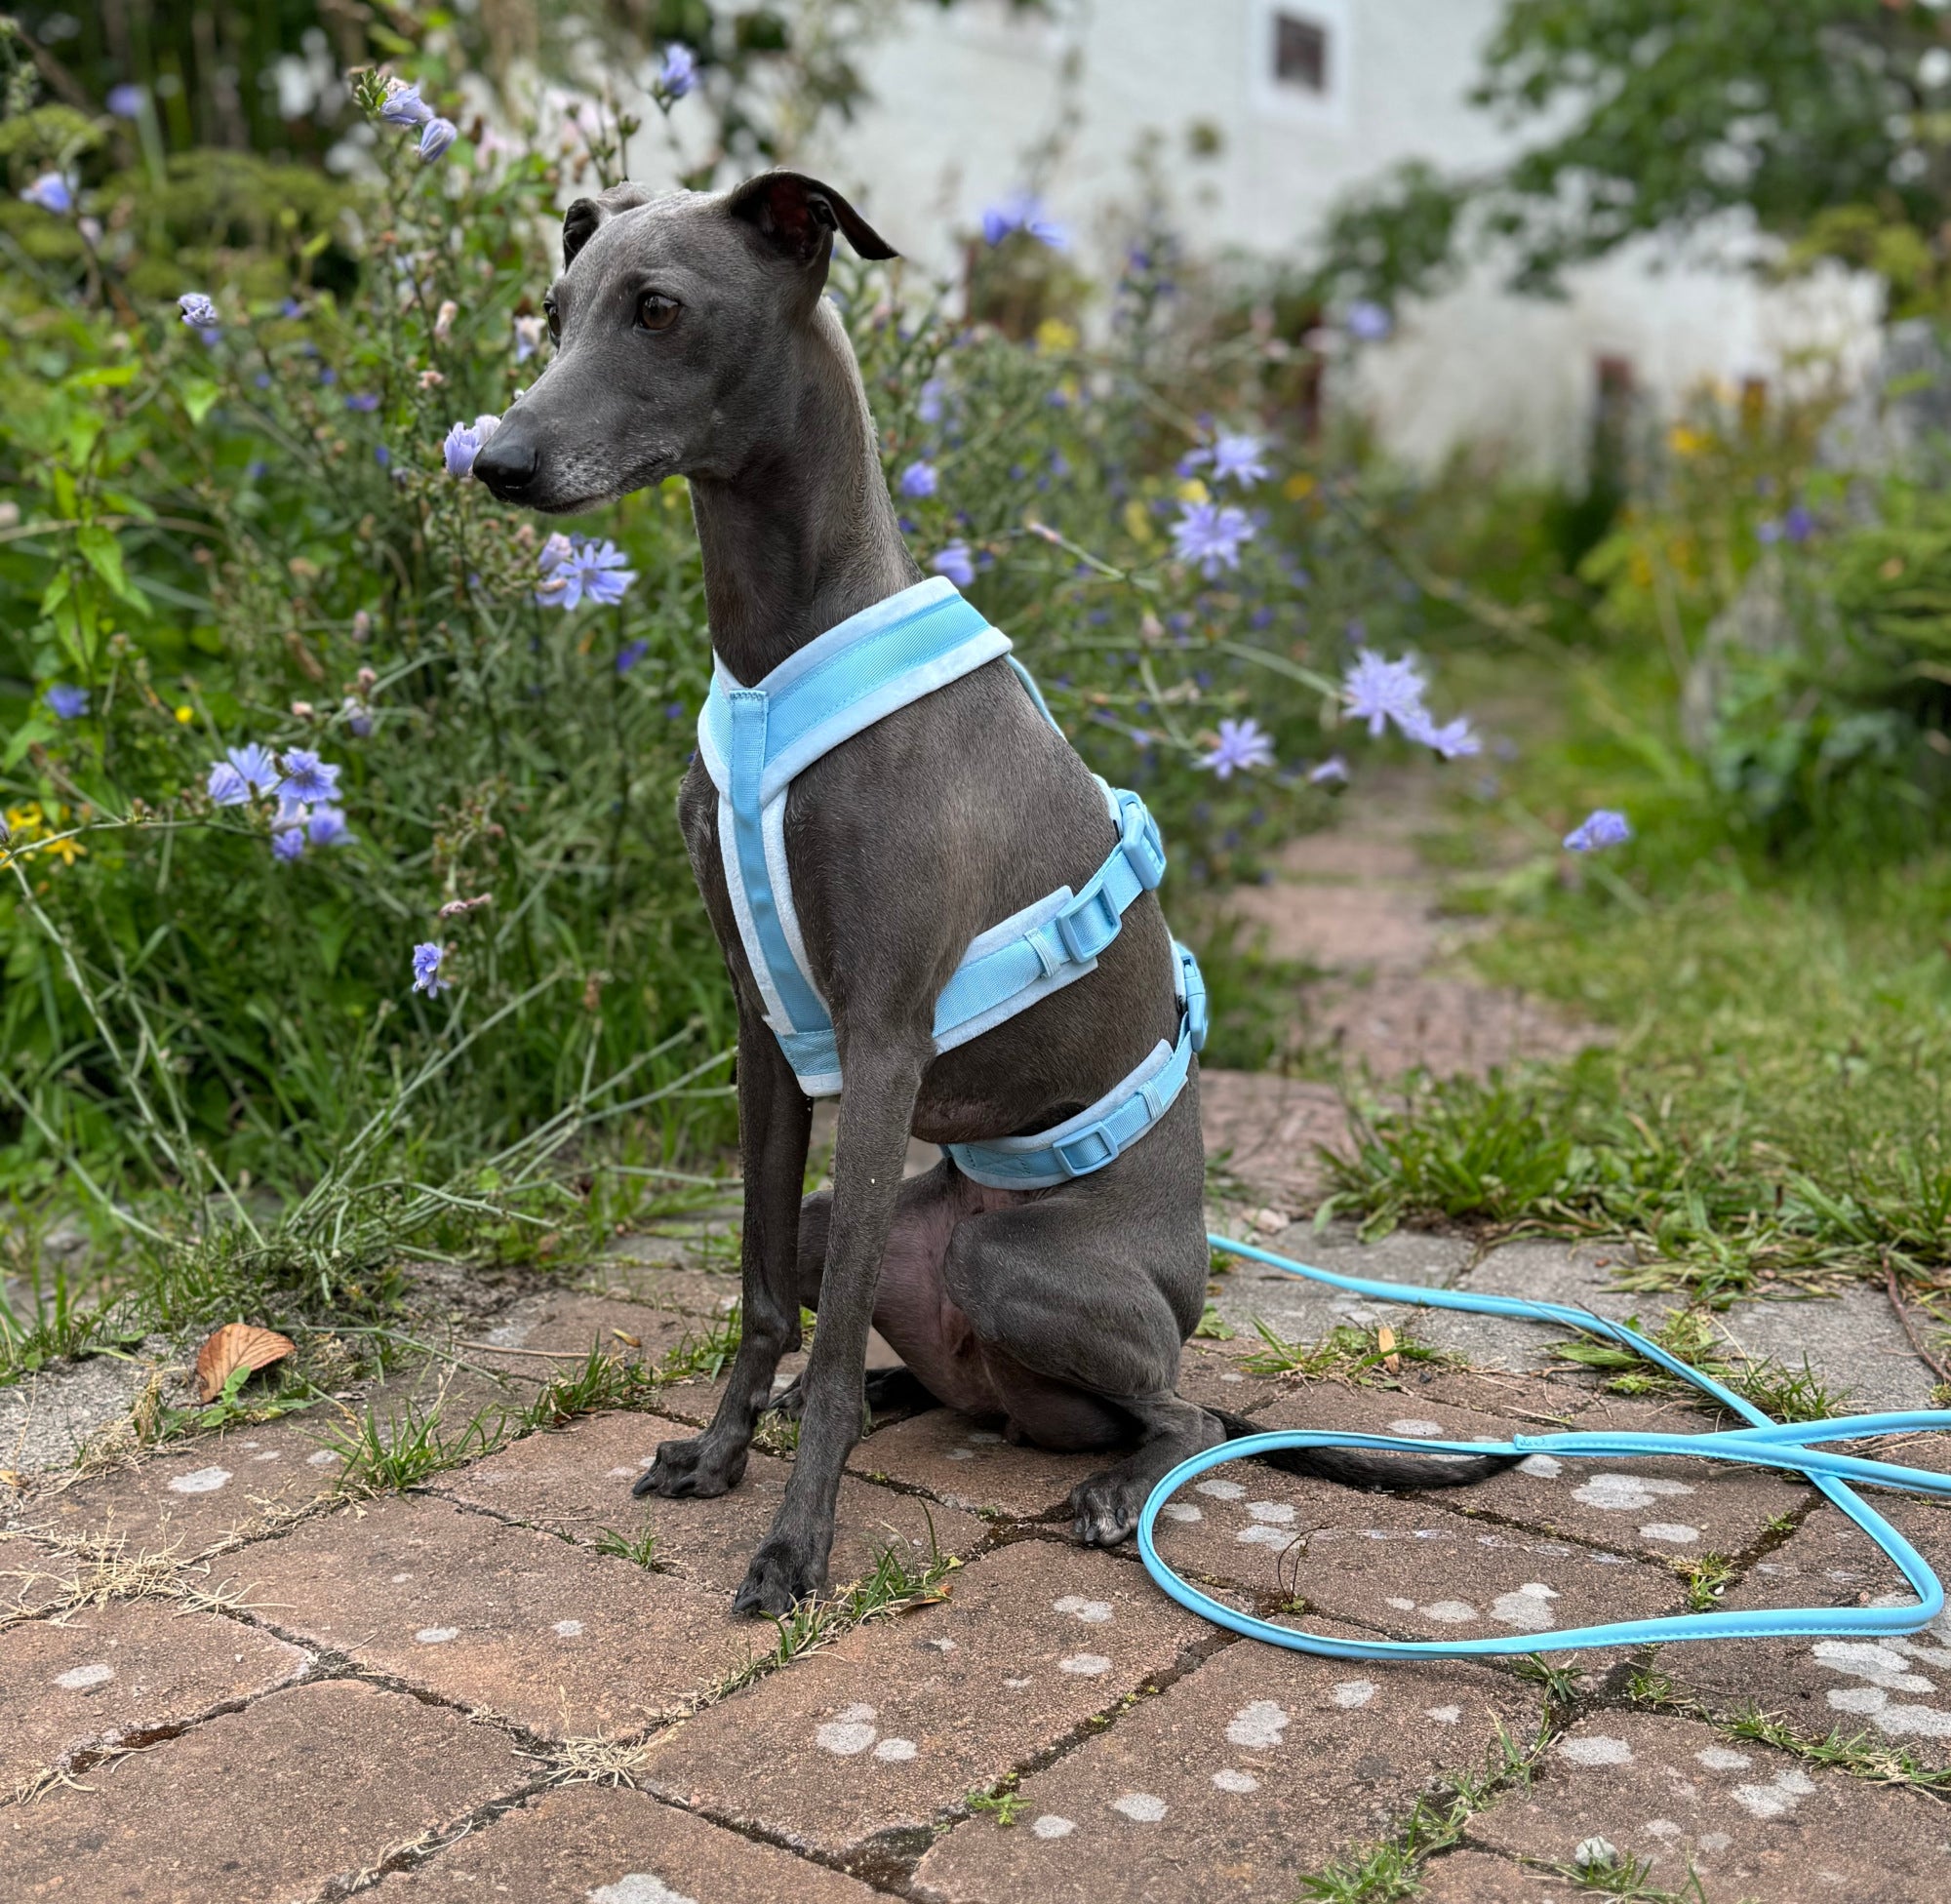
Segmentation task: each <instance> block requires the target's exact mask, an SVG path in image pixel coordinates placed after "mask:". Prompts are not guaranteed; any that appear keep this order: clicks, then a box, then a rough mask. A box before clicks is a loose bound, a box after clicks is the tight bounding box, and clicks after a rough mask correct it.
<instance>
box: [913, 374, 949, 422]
mask: <svg viewBox="0 0 1951 1904" xmlns="http://www.w3.org/2000/svg"><path fill="white" fill-rule="evenodd" d="M947 394H948V386H947V384H945V383H944V382H943V381H942V380H941V378H940V377H930V378H929V379H928V381H927V382H925V383H924V384H923V385H922V386H921V390H920V392H919V393H918V394H917V395H916V397H915V415H916V416H919V417H920V418H921V420H922V421H923V422H924V423H938V422H940V421H941V412H942V406H943V402H944V399H945V398H946V396H947Z"/></svg>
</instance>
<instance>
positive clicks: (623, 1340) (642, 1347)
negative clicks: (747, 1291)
mask: <svg viewBox="0 0 1951 1904" xmlns="http://www.w3.org/2000/svg"><path fill="white" fill-rule="evenodd" d="M737 1293H738V1289H737V1284H736V1283H732V1282H728V1283H727V1284H726V1295H727V1296H728V1297H736V1296H737ZM720 1313H721V1314H722V1313H723V1312H722V1311H721V1312H720ZM710 1326H711V1324H710V1320H709V1319H708V1318H707V1317H704V1316H700V1315H698V1314H696V1313H693V1312H690V1311H687V1310H683V1309H679V1308H677V1307H675V1306H670V1307H653V1306H652V1305H650V1304H648V1303H643V1302H631V1301H626V1300H622V1299H619V1298H618V1297H616V1296H608V1295H588V1294H584V1293H582V1292H580V1291H577V1290H566V1291H563V1292H561V1293H559V1294H551V1295H549V1296H547V1297H545V1298H542V1299H540V1300H539V1301H538V1302H537V1303H536V1304H535V1305H533V1306H529V1305H524V1307H523V1308H522V1309H521V1310H519V1311H518V1312H517V1313H516V1314H515V1315H513V1316H511V1317H509V1318H508V1319H507V1320H505V1321H503V1322H501V1323H498V1324H497V1325H496V1326H495V1327H494V1328H492V1329H488V1330H487V1331H486V1332H485V1333H484V1334H482V1335H480V1336H479V1337H477V1338H475V1339H477V1340H479V1341H481V1342H484V1343H492V1344H493V1345H494V1346H493V1348H492V1349H470V1350H469V1351H467V1354H468V1355H469V1357H470V1359H471V1360H473V1361H474V1362H477V1363H479V1364H480V1365H481V1366H483V1367H484V1368H492V1369H495V1370H497V1371H498V1372H507V1373H510V1374H523V1375H529V1376H539V1377H541V1378H542V1379H543V1380H549V1379H551V1378H552V1377H554V1376H556V1375H561V1374H573V1373H574V1372H575V1371H576V1368H577V1360H578V1359H579V1358H581V1357H585V1356H587V1355H588V1354H589V1352H590V1351H591V1350H592V1349H595V1350H598V1351H600V1352H601V1353H602V1354H604V1355H608V1356H615V1357H616V1358H617V1360H618V1361H620V1362H626V1363H644V1364H648V1365H649V1366H650V1367H652V1368H656V1367H657V1365H658V1364H660V1363H661V1362H662V1361H663V1359H664V1357H665V1355H666V1354H668V1353H669V1352H670V1351H671V1350H673V1349H675V1348H677V1346H678V1345H679V1344H680V1343H681V1342H682V1341H683V1340H684V1338H685V1337H686V1336H688V1335H690V1336H697V1335H700V1334H702V1333H704V1332H705V1331H706V1330H707V1329H709V1328H710Z"/></svg>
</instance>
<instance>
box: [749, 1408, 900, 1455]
mask: <svg viewBox="0 0 1951 1904" xmlns="http://www.w3.org/2000/svg"><path fill="white" fill-rule="evenodd" d="M871 1426H872V1421H871V1418H870V1419H869V1420H868V1421H867V1422H866V1423H864V1424H863V1426H862V1433H863V1434H864V1433H865V1432H866V1429H867V1428H868V1427H871ZM752 1446H753V1447H754V1448H758V1449H760V1450H761V1451H762V1452H763V1453H766V1454H777V1455H781V1456H783V1455H787V1454H793V1453H796V1452H797V1451H798V1449H799V1421H798V1419H797V1417H795V1416H793V1415H789V1414H783V1413H781V1412H780V1411H779V1410H778V1409H777V1408H768V1409H767V1410H766V1412H765V1413H764V1414H762V1415H761V1416H760V1417H759V1425H758V1426H757V1427H756V1428H755V1429H754V1430H753V1431H752Z"/></svg>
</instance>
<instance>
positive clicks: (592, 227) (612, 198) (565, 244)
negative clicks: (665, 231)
mask: <svg viewBox="0 0 1951 1904" xmlns="http://www.w3.org/2000/svg"><path fill="white" fill-rule="evenodd" d="M652 196H653V194H652V192H651V189H650V187H649V186H648V185H633V184H629V183H627V182H626V183H624V184H621V185H612V186H611V187H610V189H609V190H608V191H605V192H599V193H598V194H597V195H596V196H595V197H594V198H578V199H577V200H576V201H575V203H573V204H572V205H571V206H570V208H569V210H568V211H567V212H565V213H564V214H563V215H562V268H563V269H564V270H565V271H567V270H568V269H569V267H570V266H571V265H572V264H574V263H575V262H576V255H577V252H579V251H580V250H581V249H582V248H583V246H584V245H586V244H588V242H589V241H590V239H592V238H593V237H595V236H596V227H597V226H598V225H600V224H601V223H602V222H603V221H604V219H605V218H614V217H615V216H616V215H617V213H618V212H634V211H635V210H636V208H637V207H638V206H639V205H648V204H649V203H650V202H651V199H652Z"/></svg>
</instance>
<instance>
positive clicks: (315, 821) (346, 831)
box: [305, 807, 352, 847]
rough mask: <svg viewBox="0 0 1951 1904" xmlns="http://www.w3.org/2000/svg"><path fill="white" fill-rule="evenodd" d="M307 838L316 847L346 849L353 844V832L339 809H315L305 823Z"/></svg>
mask: <svg viewBox="0 0 1951 1904" xmlns="http://www.w3.org/2000/svg"><path fill="white" fill-rule="evenodd" d="M305 838H306V839H307V840H309V841H310V842H311V843H312V845H313V846H315V847H344V846H350V845H351V844H352V831H351V829H350V828H349V827H348V826H347V825H346V824H345V814H344V813H343V812H341V811H340V810H339V809H338V808H337V807H314V808H313V809H312V810H311V814H310V816H309V817H308V818H307V819H306V821H305Z"/></svg>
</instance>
